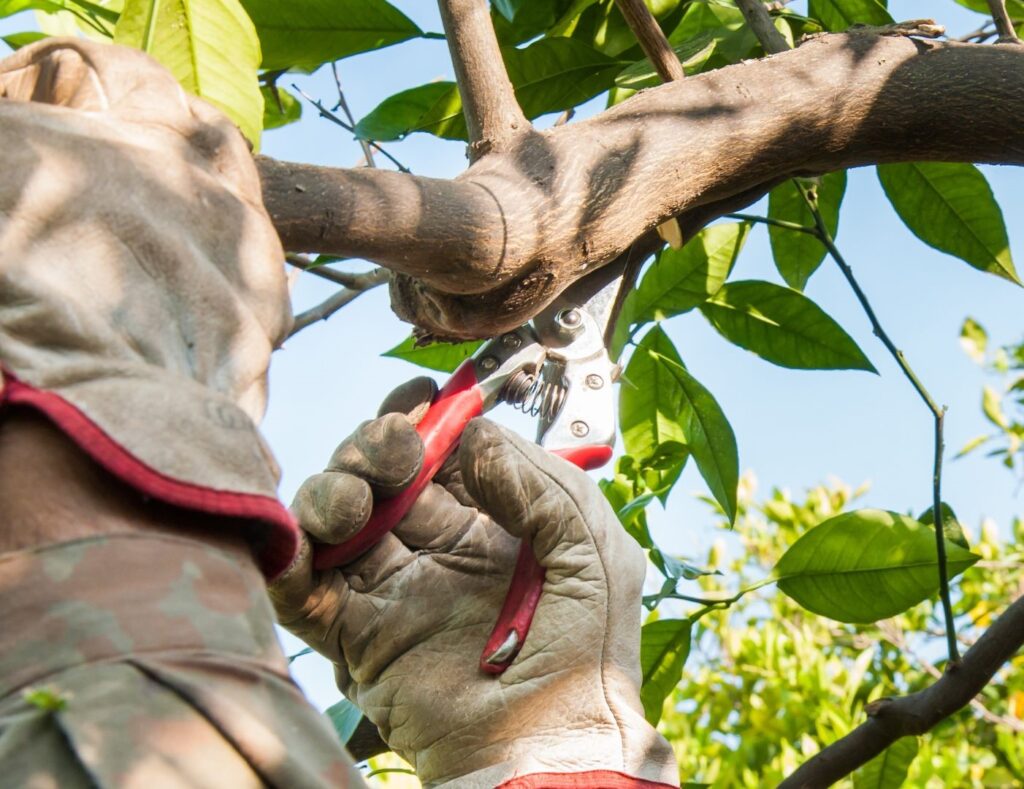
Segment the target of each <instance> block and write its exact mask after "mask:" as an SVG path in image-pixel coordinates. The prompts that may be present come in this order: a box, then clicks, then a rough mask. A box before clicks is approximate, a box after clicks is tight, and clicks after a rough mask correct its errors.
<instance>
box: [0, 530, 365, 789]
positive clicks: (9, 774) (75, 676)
mask: <svg viewBox="0 0 1024 789" xmlns="http://www.w3.org/2000/svg"><path fill="white" fill-rule="evenodd" d="M112 579H116V583H112V582H111V580H112ZM272 622H273V616H272V613H271V611H270V607H269V604H268V602H267V599H266V596H265V593H264V589H263V582H262V579H261V577H260V576H259V574H258V573H257V571H256V570H255V568H252V567H240V566H239V565H238V564H237V562H235V561H233V560H232V559H231V557H229V556H228V555H227V554H223V553H221V552H220V551H219V550H218V549H217V548H214V547H212V546H209V545H205V544H203V543H200V542H195V541H192V540H187V539H181V538H176V537H172V536H158V535H157V536H155V535H152V534H138V535H130V534H129V535H117V536H113V535H111V536H105V537H97V538H89V539H83V540H78V541H74V542H67V543H62V544H59V545H51V546H47V547H43V548H38V549H33V550H25V551H17V552H13V553H7V554H3V555H0V784H2V785H3V786H12V787H14V786H17V787H30V788H31V789H37V788H38V789H49V787H55V788H56V787H60V789H76V788H77V787H90V788H93V789H95V788H96V787H100V788H101V789H107V787H111V788H113V787H117V789H143V788H145V789H151V788H152V787H161V789H176V787H189V788H190V789H192V788H194V787H211V788H212V787H231V788H232V789H245V788H247V787H257V786H272V787H282V788H287V789H307V788H308V789H326V787H331V788H332V789H334V788H335V787H349V786H353V787H355V786H363V783H362V780H361V779H360V777H359V773H358V771H356V769H355V768H354V767H353V766H352V763H351V760H350V759H349V758H348V757H347V755H346V754H345V753H344V750H343V749H342V748H341V746H340V744H339V743H338V740H337V738H336V736H335V735H334V732H333V731H332V730H331V728H330V726H329V725H328V724H327V723H326V722H325V720H324V719H323V717H322V716H321V715H319V714H318V713H317V712H316V711H315V710H313V709H312V708H311V707H310V706H309V705H308V704H307V702H306V701H305V699H304V698H303V696H302V694H301V693H300V692H299V690H298V688H297V687H296V686H295V685H294V683H293V682H292V680H291V679H290V677H289V675H288V671H287V665H286V662H285V659H284V656H283V655H282V653H281V651H280V648H279V646H278V643H277V639H276V636H275V634H274V631H273V625H272Z"/></svg>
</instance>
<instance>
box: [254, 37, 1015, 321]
mask: <svg viewBox="0 0 1024 789" xmlns="http://www.w3.org/2000/svg"><path fill="white" fill-rule="evenodd" d="M1022 128H1024V47H1017V46H980V45H973V44H958V43H936V42H933V41H922V40H918V39H911V38H905V37H893V36H880V35H877V34H874V33H865V32H851V33H844V34H833V35H823V36H818V37H816V38H813V39H811V40H809V41H808V42H806V43H804V44H803V45H802V46H801V47H799V48H797V49H795V50H792V51H789V52H784V53H781V54H778V55H775V56H773V57H771V58H768V59H764V60H759V61H752V62H745V63H741V64H738V65H734V66H729V67H727V68H723V69H720V70H717V71H713V72H710V73H707V74H703V75H700V76H697V77H691V78H687V79H685V80H682V81H680V82H675V83H670V84H666V85H662V86H659V87H657V88H652V89H650V90H646V91H642V92H641V93H639V94H637V95H636V96H634V97H633V98H631V99H629V100H628V101H626V102H623V103H622V104H619V105H617V106H615V107H612V108H610V109H608V110H606V111H605V112H603V113H601V114H599V115H597V116H596V117H594V118H592V119H590V120H586V121H583V122H579V123H574V124H569V125H565V126H559V127H556V128H554V129H550V130H547V131H543V132H538V131H535V130H529V129H528V130H527V131H526V132H525V133H524V134H523V135H522V136H520V137H517V138H516V140H515V141H514V143H513V144H512V145H511V148H510V150H507V151H504V150H499V151H494V152H492V153H488V154H486V155H484V156H482V157H481V158H480V159H479V160H478V161H476V162H475V163H474V164H473V165H472V166H471V167H470V168H469V169H467V170H466V171H465V172H464V173H462V174H461V175H459V176H458V177H457V178H455V179H453V180H450V181H446V180H439V179H430V178H421V177H415V176H411V175H405V174H400V173H393V172H384V171H373V170H366V169H361V170H344V169H333V168H326V167H316V166H312V165H298V164H289V163H284V162H277V161H274V160H272V159H268V158H265V157H261V158H260V159H259V160H258V165H259V169H260V172H261V174H262V177H263V186H264V200H265V202H266V205H267V208H268V210H269V211H270V214H271V217H272V219H273V220H274V223H275V225H276V227H277V229H278V232H279V233H280V235H281V238H282V241H283V243H284V245H285V247H286V248H287V249H289V250H292V251H315V252H324V253H330V254H338V255H346V256H352V257H362V258H366V259H368V260H371V261H373V262H375V263H378V264H380V265H383V266H386V267H388V268H390V269H392V270H393V271H394V272H397V273H398V274H399V276H396V277H395V279H394V282H393V286H392V299H393V304H394V306H395V309H396V312H398V314H399V315H401V316H402V317H404V318H406V319H408V320H411V321H412V322H414V323H416V324H418V325H419V326H420V327H421V328H423V329H425V330H426V331H427V332H428V333H430V334H433V335H436V336H443V337H465V338H469V337H481V336H490V335H493V334H496V333H498V332H501V331H505V330H507V329H510V328H513V327H515V326H517V325H519V324H521V323H523V322H524V321H525V320H527V319H529V318H530V317H532V315H533V314H535V313H536V312H537V311H538V310H539V309H541V308H542V307H543V306H544V305H546V304H547V303H549V302H550V301H551V299H553V298H554V297H555V296H556V295H557V294H558V293H559V292H560V291H561V290H562V289H564V288H565V287H566V286H568V285H569V284H570V283H572V282H573V281H575V280H576V279H578V278H579V277H580V276H582V275H583V274H585V273H586V272H588V271H590V270H593V269H594V268H596V267H599V266H602V265H604V264H606V263H608V262H610V261H611V260H613V259H614V258H615V257H616V256H618V255H619V254H621V253H622V252H623V251H624V250H626V249H627V248H628V247H629V245H630V244H631V243H632V242H633V241H634V240H636V239H637V238H639V237H641V236H643V235H644V234H645V233H647V232H648V231H650V230H652V229H653V228H655V227H657V226H658V225H659V224H660V223H662V222H664V221H665V220H666V219H668V218H670V217H673V216H678V217H679V218H680V220H681V223H682V225H683V226H684V227H690V226H692V225H693V221H692V220H689V219H688V218H689V217H693V216H699V217H700V219H701V222H702V223H703V222H707V221H710V220H712V219H714V218H715V216H717V215H720V213H716V212H715V210H714V208H713V206H714V205H715V204H721V205H723V206H724V205H729V206H730V210H735V209H736V208H737V206H736V201H737V197H738V196H741V195H742V196H745V197H749V199H750V201H753V200H754V199H756V198H757V197H758V196H759V195H760V194H763V193H764V191H765V190H766V189H767V188H768V185H770V184H772V183H777V182H778V181H780V180H781V179H784V178H786V177H789V176H793V175H818V174H821V173H825V172H828V171H831V170H836V169H840V168H846V167H856V166H859V165H867V164H875V163H882V162H898V161H929V160H931V161H971V162H989V163H1004V164H1022V163H1024V134H1022V133H1021V131H1020V130H1021V129H1022Z"/></svg>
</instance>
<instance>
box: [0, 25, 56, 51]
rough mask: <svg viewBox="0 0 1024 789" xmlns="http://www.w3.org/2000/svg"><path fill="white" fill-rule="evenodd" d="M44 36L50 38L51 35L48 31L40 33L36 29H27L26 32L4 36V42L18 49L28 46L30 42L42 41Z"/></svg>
mask: <svg viewBox="0 0 1024 789" xmlns="http://www.w3.org/2000/svg"><path fill="white" fill-rule="evenodd" d="M44 38H49V36H47V35H46V33H39V32H37V31H35V30H26V31H25V32H24V33H11V34H10V35H9V36H4V37H3V42H4V43H5V44H7V46H9V47H10V48H11V49H13V50H15V51H17V50H19V49H21V48H22V47H27V46H28V45H29V44H34V43H36V42H37V41H42V40H43V39H44Z"/></svg>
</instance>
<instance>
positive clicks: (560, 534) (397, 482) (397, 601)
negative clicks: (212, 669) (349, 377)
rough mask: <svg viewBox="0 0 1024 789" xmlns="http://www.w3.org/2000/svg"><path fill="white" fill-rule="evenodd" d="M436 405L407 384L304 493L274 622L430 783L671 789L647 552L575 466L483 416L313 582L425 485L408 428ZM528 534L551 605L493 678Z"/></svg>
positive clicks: (422, 388) (423, 388) (543, 602)
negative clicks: (328, 667) (648, 635)
mask: <svg viewBox="0 0 1024 789" xmlns="http://www.w3.org/2000/svg"><path fill="white" fill-rule="evenodd" d="M433 394H434V387H433V384H432V382H431V381H430V380H429V379H425V378H421V379H416V380H415V381H412V382H410V383H409V384H407V385H405V386H404V387H401V388H400V389H399V390H397V391H396V392H395V393H393V394H392V396H390V397H389V398H388V400H387V401H386V402H385V403H384V405H383V406H382V408H381V412H382V413H384V414H385V416H382V417H380V418H379V419H376V420H374V421H371V422H367V423H365V424H363V425H362V426H361V427H360V428H359V429H358V430H357V431H356V432H355V433H354V434H353V435H352V436H351V437H349V438H348V439H346V440H345V441H344V442H343V443H342V444H341V445H340V446H339V447H338V449H337V450H336V451H335V453H334V455H333V457H332V458H331V461H330V463H329V464H328V466H327V470H326V471H324V472H323V473H322V474H318V475H316V476H314V477H312V478H310V479H309V480H308V481H307V482H306V483H305V484H304V485H303V486H302V488H301V489H300V491H299V493H298V494H297V496H296V499H295V503H294V504H293V510H294V511H295V513H296V515H297V516H298V518H299V521H300V524H301V526H302V527H303V528H304V529H305V530H306V531H307V532H308V535H309V537H308V538H307V539H306V540H304V542H303V545H302V547H301V548H300V553H299V557H298V559H297V560H296V561H295V563H294V564H293V565H292V566H291V567H290V568H289V569H288V570H287V571H286V572H285V573H284V574H283V575H282V576H281V577H280V578H279V579H278V580H277V582H276V583H275V584H274V585H273V586H272V587H271V598H272V600H273V602H274V604H275V607H276V609H277V612H278V616H279V620H280V622H281V624H283V625H284V626H285V627H287V628H288V629H289V630H291V631H292V632H293V633H295V634H296V635H298V636H299V637H301V638H303V639H304V640H305V641H307V642H308V643H309V644H310V645H311V646H313V648H314V649H316V650H317V651H319V652H321V653H322V654H324V655H326V656H327V657H328V658H329V659H331V660H332V661H334V663H335V665H336V675H337V680H338V684H339V687H340V688H341V690H342V691H343V692H344V693H345V695H346V696H347V697H348V698H349V699H351V700H352V701H353V702H355V703H356V704H357V705H358V706H359V707H360V709H362V710H363V711H364V713H365V714H366V715H367V717H368V718H369V719H370V720H371V721H372V722H373V723H375V724H376V725H377V726H378V728H379V729H380V732H381V735H382V736H383V737H384V739H385V740H386V741H387V743H388V745H389V746H391V747H392V748H393V749H394V750H395V751H397V752H398V753H399V754H401V755H402V756H403V757H404V758H406V759H407V760H408V761H409V762H410V763H411V764H412V765H414V767H415V768H416V771H417V774H418V775H419V777H420V779H421V780H422V781H423V782H424V784H425V785H429V786H436V785H439V784H444V785H445V786H446V787H488V789H489V788H490V787H494V786H497V785H499V784H502V783H503V782H505V781H509V780H510V779H513V778H515V777H517V776H524V775H533V776H534V777H533V779H531V780H532V781H533V782H527V783H523V784H516V786H520V785H522V786H537V787H539V786H544V787H558V786H568V785H570V784H568V783H564V782H562V780H561V779H559V778H557V777H552V776H545V777H541V776H538V775H537V774H540V773H560V774H564V773H580V772H592V771H612V772H610V773H592V774H590V775H588V776H587V778H586V780H587V781H589V782H585V783H573V784H571V785H572V786H602V787H606V786H623V787H624V786H652V785H655V784H646V783H643V782H642V781H637V780H633V781H630V780H629V779H627V778H626V777H625V776H630V777H632V778H633V779H645V780H646V781H650V782H662V783H663V784H668V785H672V786H676V785H678V784H677V773H676V767H675V762H674V757H673V754H672V751H671V749H670V747H669V745H668V743H667V742H666V741H665V740H664V739H663V738H662V737H661V736H660V735H659V734H658V733H657V732H656V731H655V729H654V728H653V727H651V726H650V725H649V724H648V723H647V722H646V721H645V720H644V716H643V710H642V707H641V704H640V698H639V685H640V669H639V647H640V643H639V642H640V594H641V585H642V582H643V577H644V558H643V554H642V552H641V551H640V549H639V547H638V546H637V545H636V544H635V543H634V542H633V541H632V540H631V539H630V538H629V537H628V536H627V535H626V534H625V532H624V531H623V530H622V528H621V527H620V525H619V523H618V521H617V520H616V518H615V515H614V513H613V512H612V511H611V508H610V507H609V506H608V504H607V503H606V501H605V499H604V497H603V496H602V495H601V493H600V492H599V490H598V489H597V487H596V486H595V485H594V484H593V482H592V481H591V480H590V479H589V478H588V477H587V476H586V475H585V474H584V473H583V472H581V471H579V470H578V469H577V468H575V467H574V466H572V465H571V464H569V463H567V462H566V461H564V460H561V459H560V458H557V457H555V456H553V455H550V454H548V453H547V452H545V451H544V450H543V449H541V448H540V447H538V446H537V445H536V444H533V443H531V442H528V441H525V440H523V439H521V438H519V437H518V436H516V435H514V434H512V433H510V432H508V431H506V430H504V429H503V428H500V427H498V426H496V425H495V424H493V423H491V422H489V421H487V420H484V419H477V420H474V421H473V422H471V423H470V425H469V426H468V428H467V429H466V431H465V433H464V434H463V436H462V441H461V444H460V448H459V450H458V453H457V455H456V456H453V457H454V460H451V461H449V463H447V464H446V466H445V467H444V468H443V469H442V471H441V473H439V474H438V476H437V477H435V482H434V484H432V485H430V486H428V487H427V488H426V490H425V491H424V492H423V493H422V494H421V496H420V497H419V499H418V500H417V501H416V503H415V504H414V505H413V507H412V509H411V510H410V511H409V513H408V514H407V515H406V517H405V518H404V519H403V520H402V522H401V523H400V524H399V525H398V526H397V527H396V528H395V530H394V531H393V532H392V533H391V534H389V535H387V536H386V537H385V538H384V539H383V540H382V541H381V542H380V543H378V544H377V546H376V547H374V548H373V549H371V550H370V551H369V552H368V553H366V554H365V555H364V556H363V557H361V558H360V559H357V560H356V561H354V562H352V563H351V564H349V565H347V566H345V567H343V568H341V569H334V570H327V571H317V570H314V569H313V566H312V545H311V542H310V539H312V540H319V541H322V542H328V543H335V542H339V541H343V540H344V539H346V538H347V537H349V536H350V535H352V534H353V533H355V532H356V531H358V530H359V528H361V527H362V525H363V524H365V522H366V520H367V518H368V517H369V514H370V511H371V509H372V504H373V496H374V495H378V496H380V495H388V494H394V493H395V492H397V491H398V490H400V489H401V488H402V487H403V486H404V485H406V484H408V483H409V482H410V481H411V480H412V479H414V478H415V476H416V474H417V472H418V470H419V466H420V462H421V459H422V454H423V447H422V444H421V442H420V439H419V436H418V434H417V433H416V432H415V430H414V428H413V424H414V423H415V422H416V421H418V419H419V418H421V417H422V415H423V413H425V411H426V408H427V404H429V402H430V400H431V398H432V397H433ZM389 412H390V413H389ZM396 412H397V413H396ZM521 537H530V538H531V539H532V541H533V547H534V550H535V552H536V554H537V557H538V559H539V560H540V562H541V564H542V565H543V566H544V567H545V568H546V571H547V576H546V581H545V585H544V592H543V595H542V597H541V599H540V604H539V606H538V608H537V613H536V615H535V617H534V620H533V625H532V628H531V630H530V634H529V637H528V638H527V639H526V642H525V644H524V645H523V648H522V651H521V652H520V653H519V655H518V657H517V658H516V659H515V661H514V662H513V663H512V665H511V666H510V667H509V668H508V670H507V671H506V672H505V673H504V674H501V675H500V676H492V675H488V674H484V673H482V672H481V671H480V670H479V667H478V662H479V659H480V653H481V650H482V648H483V646H484V643H485V642H486V640H487V637H488V635H489V634H490V631H491V628H492V627H493V625H494V622H495V619H496V617H497V614H498V611H499V609H500V607H501V603H502V601H503V599H504V596H505V592H506V591H507V589H508V585H509V580H510V576H511V571H512V568H513V566H514V564H515V558H516V551H517V547H518V538H521ZM613 773H614V774H613ZM620 773H621V775H618V774H620ZM577 778H579V777H578V776H577Z"/></svg>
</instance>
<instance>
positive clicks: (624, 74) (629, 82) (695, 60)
mask: <svg viewBox="0 0 1024 789" xmlns="http://www.w3.org/2000/svg"><path fill="white" fill-rule="evenodd" d="M715 46H716V42H715V40H714V39H713V38H712V37H711V34H710V33H702V34H700V35H699V36H697V37H696V38H693V39H691V40H689V41H684V42H683V43H682V44H678V45H676V46H675V47H673V49H674V50H675V53H676V57H678V58H679V62H680V63H682V64H683V73H684V74H686V75H687V76H690V75H692V74H699V73H700V72H701V71H703V70H704V67H705V66H706V65H707V62H708V58H710V57H711V55H712V53H713V52H714V51H715ZM661 82H662V79H661V76H659V74H658V72H657V71H655V69H654V66H653V65H651V61H650V60H648V59H647V58H644V59H643V60H638V61H637V62H636V63H632V64H630V65H629V66H626V68H624V69H623V70H622V71H621V72H619V74H618V76H617V77H615V85H616V86H617V87H619V88H626V89H628V90H642V89H643V88H653V87H654V86H656V85H660V84H661Z"/></svg>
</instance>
